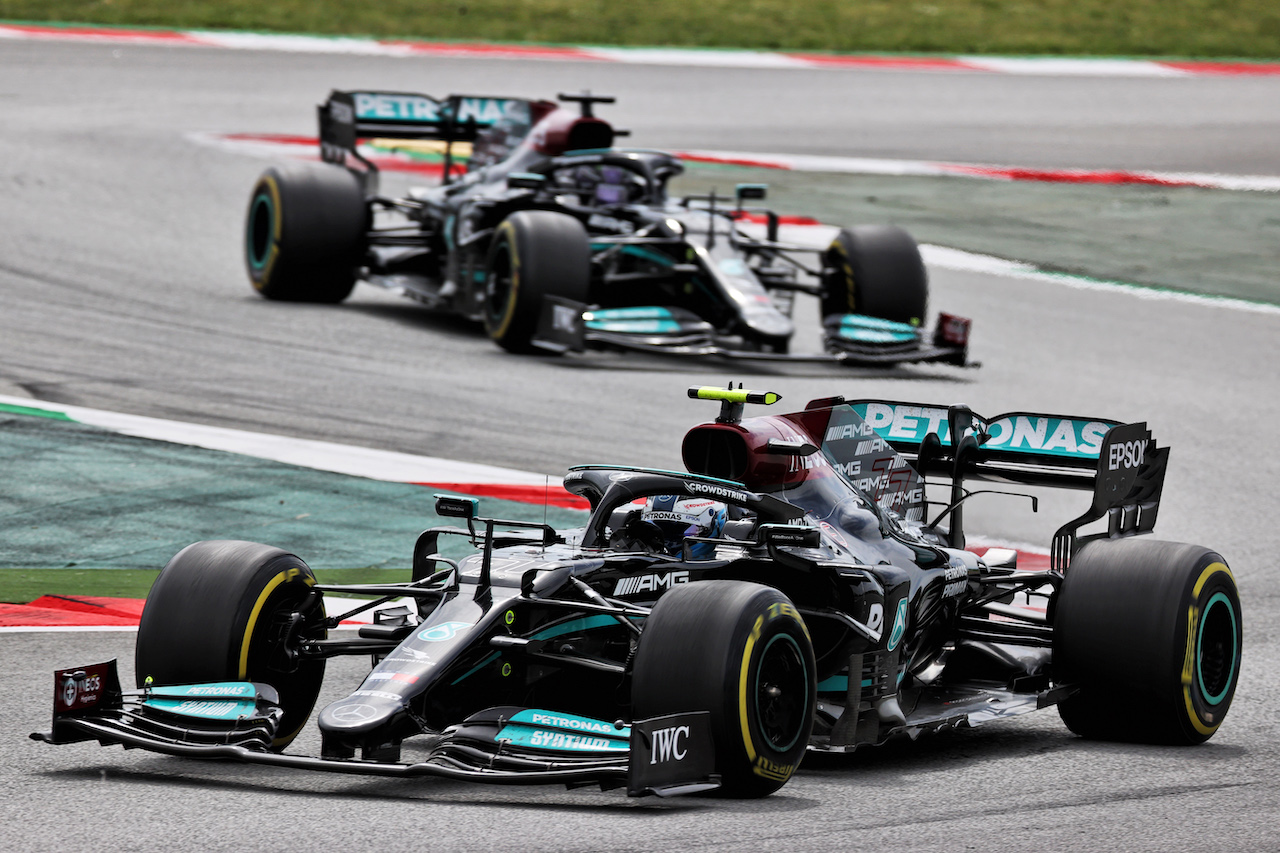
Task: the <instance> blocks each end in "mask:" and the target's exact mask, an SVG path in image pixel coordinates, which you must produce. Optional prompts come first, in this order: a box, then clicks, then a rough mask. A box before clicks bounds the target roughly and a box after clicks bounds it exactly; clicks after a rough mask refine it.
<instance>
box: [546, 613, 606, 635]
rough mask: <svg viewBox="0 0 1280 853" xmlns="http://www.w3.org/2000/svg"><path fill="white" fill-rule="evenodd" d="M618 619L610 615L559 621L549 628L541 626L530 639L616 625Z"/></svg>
mask: <svg viewBox="0 0 1280 853" xmlns="http://www.w3.org/2000/svg"><path fill="white" fill-rule="evenodd" d="M617 624H618V620H617V619H614V618H613V617H612V616H604V615H600V616H583V617H581V618H579V619H570V620H569V621H568V622H561V623H560V624H558V625H552V626H551V627H550V628H543V629H542V630H541V631H539V632H538V633H536V634H534V635H533V636H532V637H530V639H532V640H546V639H548V638H550V637H562V636H564V635H565V634H571V633H573V632H574V631H590V630H592V629H593V628H603V627H605V626H606V625H617Z"/></svg>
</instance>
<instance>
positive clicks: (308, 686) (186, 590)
mask: <svg viewBox="0 0 1280 853" xmlns="http://www.w3.org/2000/svg"><path fill="white" fill-rule="evenodd" d="M314 583H315V575H314V574H312V572H311V569H310V568H309V567H308V566H307V564H306V563H304V562H302V560H300V559H298V558H297V557H295V556H294V555H292V554H289V553H287V552H285V551H282V550H280V549H279V548H272V547H271V546H269V545H259V544H258V543H256V542H238V541H231V540H219V541H209V542H197V543H195V544H194V545H188V546H187V547H186V548H183V549H182V550H181V551H179V552H178V553H177V554H176V555H175V556H174V557H173V559H171V560H170V561H169V563H168V565H166V566H165V567H164V569H163V570H161V572H160V576H159V577H158V578H156V582H155V583H154V584H153V585H152V587H151V592H150V593H149V594H148V595H147V603H146V605H145V606H144V607H143V609H142V619H141V621H140V623H139V625H138V641H137V652H136V654H137V666H136V670H137V679H138V686H139V687H142V686H143V685H144V683H145V682H146V679H147V678H148V677H150V678H151V679H152V683H153V684H155V685H166V684H195V683H200V682H208V681H258V682H264V683H266V684H270V685H271V686H272V687H274V688H275V689H276V690H277V691H278V692H279V694H280V706H281V707H282V708H283V709H284V712H285V713H284V718H283V720H281V722H280V727H279V730H278V731H277V736H276V738H275V740H274V741H273V743H272V745H273V746H274V747H275V748H276V749H283V748H284V747H285V746H287V745H288V744H289V742H290V741H292V740H293V738H294V737H295V736H296V735H297V734H298V730H299V729H301V728H302V726H303V724H304V723H306V721H307V718H308V717H309V716H310V715H311V709H312V708H313V707H314V706H315V701H316V697H317V696H318V695H319V694H320V683H321V681H322V680H323V679H324V660H322V659H321V660H307V661H299V660H297V659H296V656H294V655H293V654H292V653H293V652H295V651H296V646H297V642H298V640H299V639H301V638H302V637H308V638H315V639H322V638H323V637H324V636H325V635H326V631H325V627H324V608H323V607H322V606H320V602H319V600H318V599H319V596H318V595H314V596H313V594H312V590H311V587H312V584H314ZM304 605H305V606H304ZM295 612H300V613H301V614H302V616H301V618H300V619H299V620H298V621H297V622H296V624H290V622H291V620H290V617H291V615H292V614H293V613H295Z"/></svg>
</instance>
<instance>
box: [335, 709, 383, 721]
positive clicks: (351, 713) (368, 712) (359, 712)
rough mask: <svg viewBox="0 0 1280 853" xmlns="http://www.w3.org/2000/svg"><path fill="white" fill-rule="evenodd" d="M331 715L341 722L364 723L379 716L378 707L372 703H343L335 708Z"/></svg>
mask: <svg viewBox="0 0 1280 853" xmlns="http://www.w3.org/2000/svg"><path fill="white" fill-rule="evenodd" d="M329 716H330V717H331V718H333V719H334V720H336V721H337V722H339V723H363V722H365V721H367V720H372V719H373V718H374V717H376V716H378V709H377V708H374V707H373V706H372V705H343V706H342V707H341V708H334V709H333V713H332V714H330V715H329Z"/></svg>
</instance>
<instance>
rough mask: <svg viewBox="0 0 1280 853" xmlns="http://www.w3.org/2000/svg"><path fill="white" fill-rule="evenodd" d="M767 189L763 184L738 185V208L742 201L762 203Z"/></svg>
mask: <svg viewBox="0 0 1280 853" xmlns="http://www.w3.org/2000/svg"><path fill="white" fill-rule="evenodd" d="M768 189H769V188H768V186H766V185H765V184H738V187H737V196H738V206H739V207H741V206H742V203H743V202H744V201H764V197H765V195H766V194H767V193H768Z"/></svg>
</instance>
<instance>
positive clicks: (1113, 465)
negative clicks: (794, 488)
mask: <svg viewBox="0 0 1280 853" xmlns="http://www.w3.org/2000/svg"><path fill="white" fill-rule="evenodd" d="M826 407H832V408H846V409H847V410H848V411H847V415H854V416H856V417H857V418H859V419H861V421H862V422H863V423H864V424H865V425H866V427H867V428H868V429H869V431H870V432H874V433H875V435H876V436H878V437H880V438H881V439H883V440H884V441H885V442H887V443H888V444H889V445H890V446H891V447H892V448H893V449H894V450H895V451H897V452H898V453H899V454H901V456H902V457H904V458H905V459H906V460H907V461H908V462H910V463H911V464H912V466H913V467H914V468H915V469H916V471H917V472H918V473H919V474H920V475H921V476H928V475H942V476H946V477H950V479H951V500H950V505H949V509H950V512H951V539H952V542H953V544H955V545H956V546H957V547H963V545H964V534H963V524H962V513H963V507H962V504H963V501H964V499H965V495H966V494H967V493H966V492H965V490H964V483H965V481H966V480H982V481H988V482H998V483H1013V484H1018V485H1030V486H1049V487H1054V488H1071V489H1082V490H1086V491H1091V492H1092V493H1093V502H1092V504H1091V506H1090V507H1089V509H1088V511H1087V512H1085V513H1084V514H1083V515H1081V516H1080V517H1079V518H1076V519H1073V520H1071V521H1069V522H1067V523H1066V524H1064V525H1063V526H1062V527H1060V528H1059V529H1058V531H1057V532H1056V533H1055V534H1054V537H1053V546H1052V565H1053V567H1054V568H1055V569H1057V570H1058V571H1062V570H1064V569H1065V568H1066V567H1067V566H1068V565H1069V564H1070V561H1071V556H1072V555H1073V554H1074V553H1075V552H1076V551H1077V550H1079V547H1080V546H1081V545H1083V544H1084V543H1085V542H1087V541H1089V540H1091V539H1096V538H1118V537H1122V536H1132V535H1136V534H1140V533H1150V532H1151V530H1152V528H1153V527H1154V526H1155V523H1156V515H1157V512H1158V510H1159V506H1160V495H1161V491H1162V490H1163V487H1164V475H1165V469H1166V466H1167V463H1168V457H1169V449H1168V448H1167V447H1159V446H1158V445H1157V443H1156V441H1155V439H1153V438H1152V437H1151V431H1150V430H1148V429H1147V425H1146V424H1145V423H1132V424H1121V423H1119V422H1117V421H1113V420H1107V419H1104V418H1085V417H1074V416H1069V415H1049V414H1040V413H1035V412H1008V413H1006V414H1003V415H997V416H995V417H991V418H987V417H983V416H981V415H977V414H975V413H974V412H972V411H971V410H970V409H969V408H968V407H966V406H951V407H940V406H930V405H922V404H919V403H900V402H891V401H885V400H855V401H852V402H845V401H843V400H816V401H814V402H813V403H810V408H826ZM824 444H825V442H824ZM1103 518H1105V519H1106V521H1107V530H1106V532H1104V533H1099V534H1096V535H1092V536H1086V537H1078V536H1077V531H1078V530H1079V529H1080V528H1081V527H1083V526H1084V525H1086V524H1089V523H1091V522H1094V521H1098V520H1101V519H1103Z"/></svg>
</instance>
